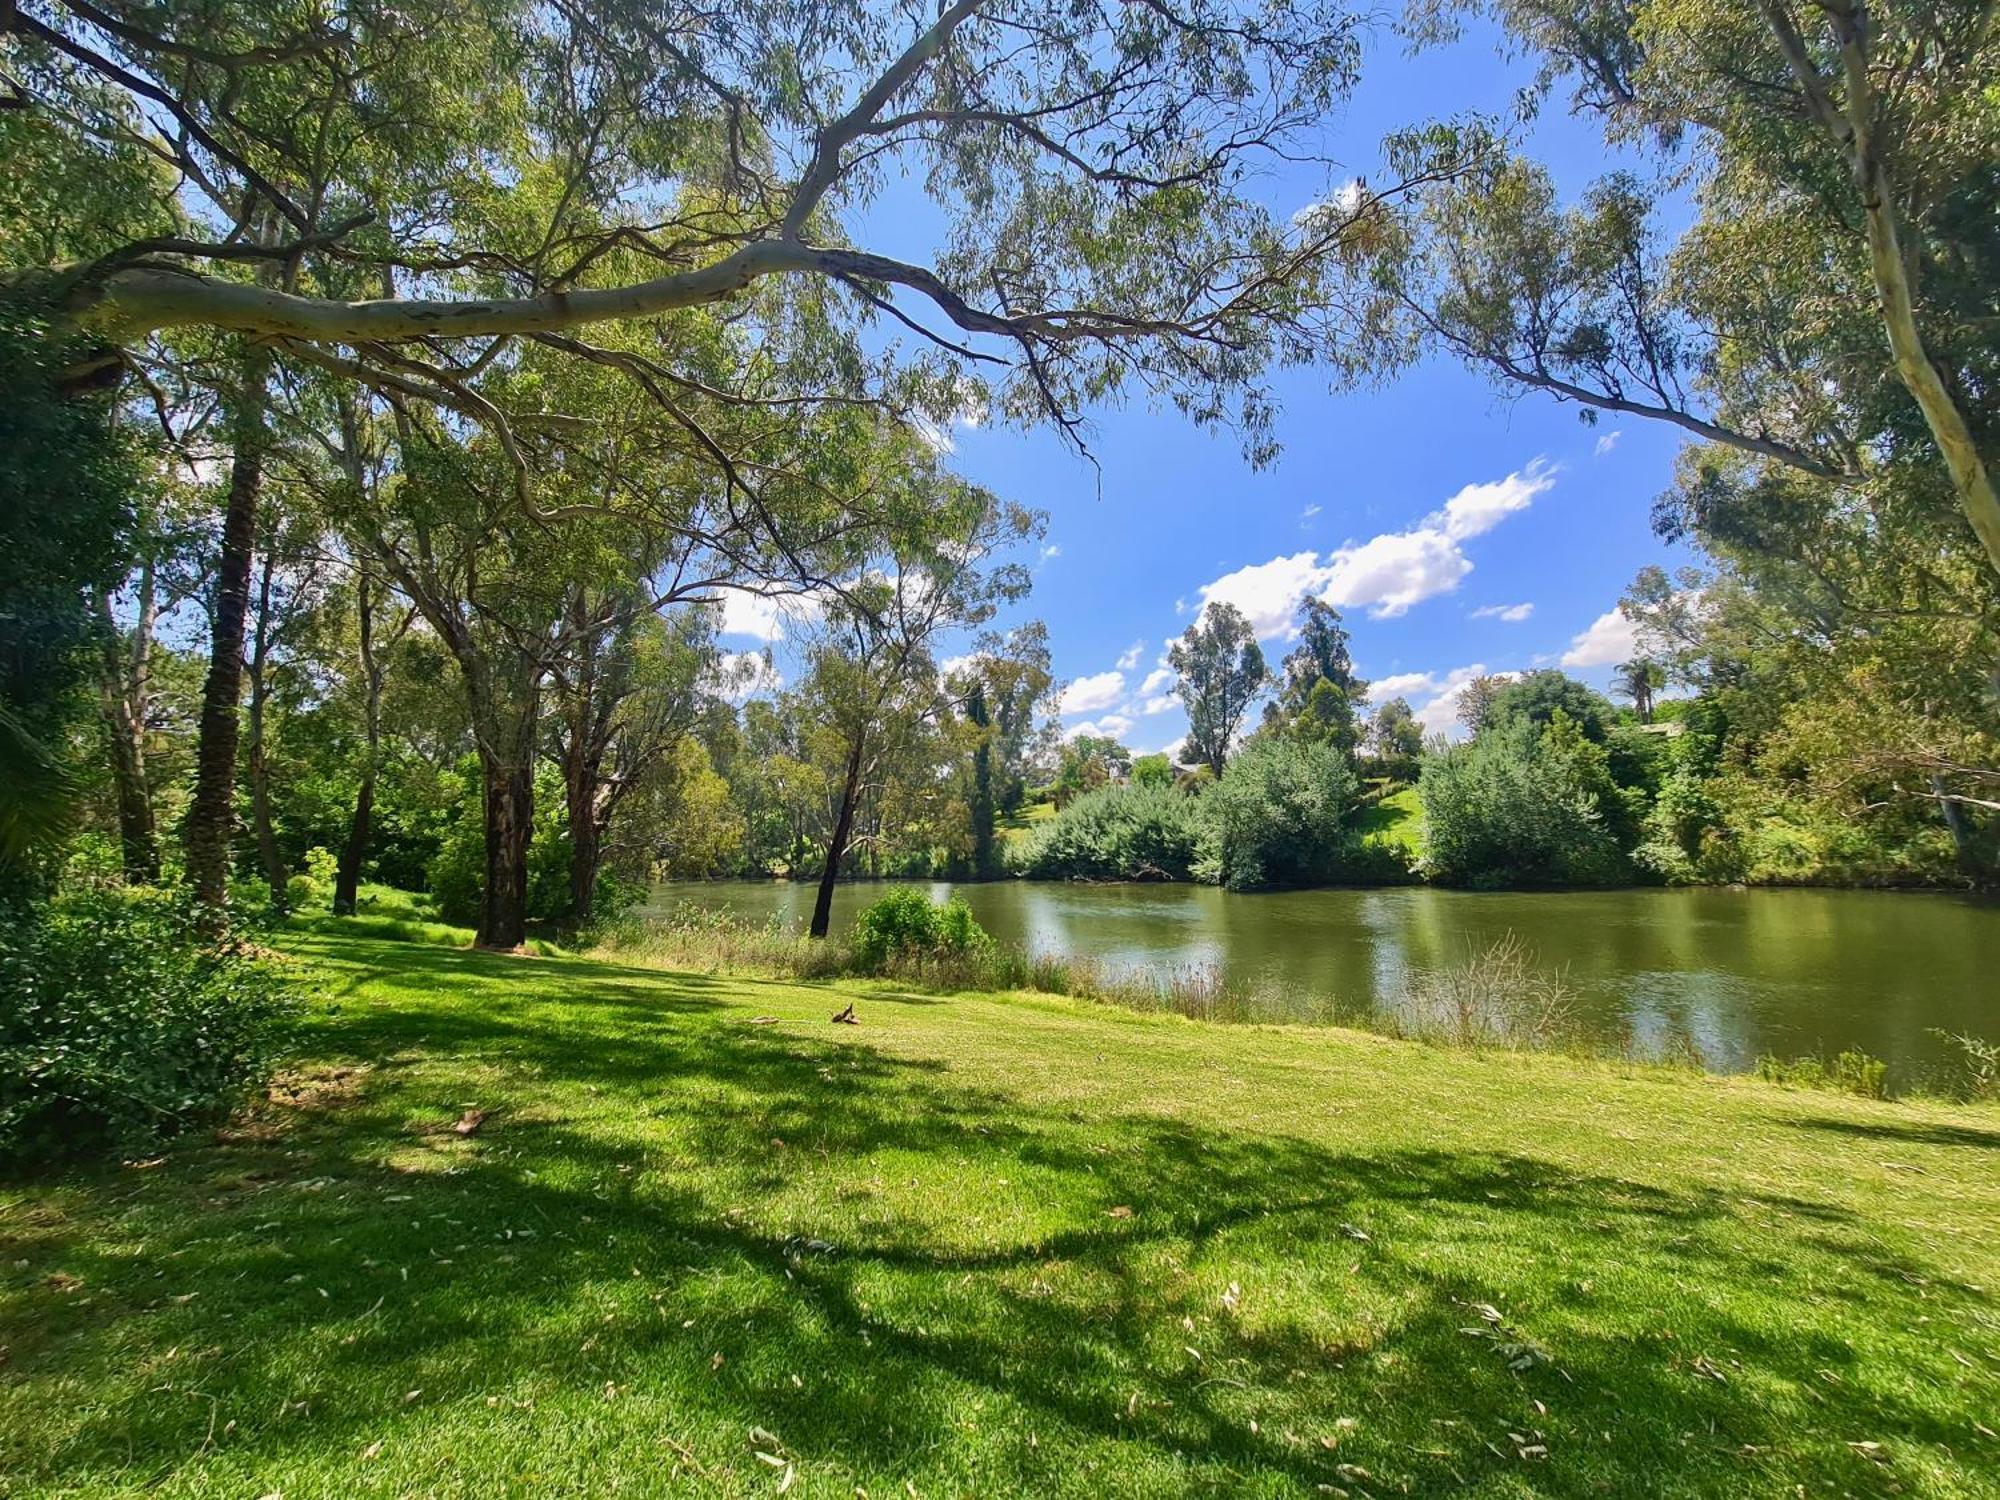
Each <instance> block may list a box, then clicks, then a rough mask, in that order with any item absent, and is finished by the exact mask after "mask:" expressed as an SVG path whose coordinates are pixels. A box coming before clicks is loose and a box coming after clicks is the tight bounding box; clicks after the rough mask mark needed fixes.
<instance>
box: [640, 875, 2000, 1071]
mask: <svg viewBox="0 0 2000 1500" xmlns="http://www.w3.org/2000/svg"><path fill="white" fill-rule="evenodd" d="M881 889H882V887H880V886H876V885H852V886H843V887H841V889H840V891H839V894H838V896H837V898H836V900H835V904H834V923H835V926H836V928H839V927H840V926H842V925H844V924H845V923H846V922H848V921H849V920H851V918H852V916H853V913H854V912H855V910H856V909H857V908H858V907H860V906H862V905H865V904H866V903H867V902H869V901H870V900H872V899H874V897H875V896H876V895H879V894H880V892H881ZM929 889H930V890H931V891H932V892H933V893H934V895H935V897H936V898H937V899H942V898H943V896H944V894H945V893H947V892H948V891H949V890H951V887H950V886H948V885H943V884H938V885H933V886H930V887H929ZM961 890H962V893H963V894H964V896H965V897H966V899H967V901H969V902H970V903H971V906H972V909H973V911H974V912H975V913H976V914H977V915H978V918H979V921H980V923H981V925H983V926H984V927H985V928H986V929H987V931H989V932H991V933H992V934H993V935H994V936H995V937H998V938H1000V939H1002V940H1004V941H1008V942H1013V943H1018V944H1021V945H1023V946H1025V947H1027V948H1029V949H1031V950H1034V951H1039V952H1056V953H1067V954H1075V955H1087V956H1089V957H1093V958H1096V959H1099V960H1101V961H1102V962H1104V963H1105V964H1106V965H1107V966H1112V967H1119V968H1132V969H1143V968H1159V967H1166V966H1173V965H1204V966H1212V967H1213V968H1215V969H1217V970H1219V971H1220V972H1221V974H1222V975H1223V977H1224V978H1225V979H1226V980H1227V981H1228V982H1229V984H1230V985H1231V986H1232V987H1235V988H1239V989H1244V990H1254V991H1256V992H1258V993H1259V994H1260V996H1266V997H1269V996H1296V997H1300V1001H1301V1004H1300V1010H1299V1014H1301V1015H1302V1016H1310V1015H1314V1014H1325V1011H1326V1002H1328V1001H1329V1000H1330V1001H1331V1002H1332V1004H1333V1006H1334V1007H1335V1009H1336V1011H1337V1012H1338V1013H1340V1014H1347V1015H1356V1014H1361V1013H1363V1012H1366V1011H1368V1010H1373V1009H1382V1008H1386V1007H1388V1006H1390V1005H1393V1003H1394V1000H1395V997H1396V995H1397V994H1398V993H1399V991H1400V990H1401V988H1402V984H1403V979H1404V976H1405V974H1406V973H1407V972H1408V971H1409V970H1411V969H1413V968H1415V969H1422V968H1433V967H1440V966H1444V965H1447V964H1452V963H1457V962H1461V961H1463V959H1464V958H1465V957H1466V955H1467V954H1468V953H1469V952H1476V951H1478V950H1480V949H1483V948H1484V947H1485V946H1486V945H1487V944H1489V943H1491V942H1494V941H1496V940H1497V939H1499V938H1501V937H1503V936H1505V935H1506V934H1507V933H1509V932H1512V933H1513V934H1515V935H1516V936H1518V937H1519V938H1521V939H1522V940H1523V941H1524V942H1526V943H1527V944H1528V945H1529V947H1530V948H1531V949H1532V950H1533V951H1534V953H1535V954H1536V956H1537V958H1538V959H1539V960H1540V961H1541V963H1543V964H1544V965H1549V966H1561V967H1563V968H1564V969H1566V971H1567V974H1568V979H1569V983H1570V987H1571V988H1572V989H1573V990H1574V991H1575V992H1576V996H1577V1001H1578V1004H1579V1006H1580V1008H1581V1009H1582V1010H1583V1011H1584V1013H1585V1015H1586V1017H1587V1020H1588V1024H1589V1025H1590V1026H1591V1027H1592V1028H1593V1029H1594V1030H1595V1031H1597V1032H1598V1034H1599V1035H1600V1036H1602V1037H1604V1038H1605V1039H1607V1040H1611V1041H1614V1042H1615V1041H1618V1040H1621V1039H1624V1038H1627V1037H1629V1038H1630V1039H1631V1041H1632V1042H1633V1044H1634V1045H1635V1046H1637V1047H1638V1048H1641V1049H1657V1048H1659V1047H1662V1046H1671V1045H1674V1044H1675V1043H1676V1042H1677V1040H1678V1039H1679V1038H1682V1037H1685V1038H1687V1039H1689V1040H1692V1041H1693V1043H1694V1044H1695V1045H1696V1046H1697V1047H1698V1048H1700V1050H1701V1053H1702V1055H1703V1056H1704V1057H1705V1058H1706V1059H1707V1060H1708V1063H1709V1065H1710V1066H1711V1067H1723V1068H1732V1067H1733V1068H1741V1067H1746V1066H1748V1065H1749V1064H1750V1063H1752V1062H1754V1061H1755V1059H1756V1057H1757V1055H1758V1054H1759V1053H1760V1052H1776V1053H1781V1054H1786V1055H1792V1054H1798V1053H1805V1052H1814V1051H1822V1050H1824V1051H1829V1052H1830V1051H1838V1050H1839V1049H1841V1048H1844V1047H1861V1048H1863V1049H1865V1050H1866V1051H1868V1052H1870V1053H1873V1054H1874V1055H1875V1056H1877V1057H1881V1058H1884V1059H1886V1060H1887V1061H1888V1062H1889V1064H1890V1067H1891V1069H1892V1071H1893V1072H1894V1073H1895V1074H1896V1075H1897V1077H1898V1078H1899V1079H1900V1080H1903V1081H1908V1080H1911V1079H1914V1078H1919V1077H1921V1076H1922V1075H1923V1074H1924V1073H1925V1072H1926V1071H1927V1070H1929V1069H1930V1068H1932V1067H1934V1066H1935V1065H1936V1064H1938V1063H1939V1062H1940V1061H1942V1060H1943V1058H1944V1057H1945V1055H1946V1049H1945V1048H1944V1047H1943V1045H1942V1044H1941V1043H1940V1042H1939V1041H1938V1039H1937V1038H1936V1037H1934V1036H1932V1035H1931V1034H1930V1028H1933V1027H1939V1028H1943V1029H1945V1030H1948V1031H1956V1032H1971V1033H1974V1034H1975V1035H1983V1036H1986V1037H1989V1038H2000V902H1993V901H1983V900H1978V899H1975V898H1965V897H1956V896H1944V895H1933V894H1919V893H1906V892H1885V891H1793V890H1755V891H1730V890H1684V891H1666V890H1641V891H1574V892H1561V893H1555V894H1551V893H1546V892H1544V893H1533V894H1530V893H1492V894H1487V893H1471V892H1461V891H1443V890H1430V889H1423V888H1398V889H1390V890H1333V891H1293V892H1283V893H1276V894H1264V895H1230V894H1228V893H1226V892H1223V891H1219V890H1215V889H1213V888H1211V887H1206V886H1166V885H1129V886H1121V885H1067V884H1053V883H1051V884H1042V883H1029V882H1025V881H1005V882H996V883H993V884H986V885H968V886H964V887H962V888H961ZM812 900H813V889H812V887H811V886H809V885H802V884H801V885H793V884H787V883H779V882H771V883H761V882H759V883H751V882H744V883H716V884H668V885H662V886H659V887H657V888H656V889H655V891H654V893H653V897H652V901H651V903H650V905H651V907H652V908H653V909H655V910H661V911H664V910H670V909H671V908H672V907H673V906H674V905H675V904H677V903H679V902H683V901H685V902H691V903H694V904H697V905H701V906H706V907H727V908H730V909H732V910H734V911H736V912H739V913H741V914H742V915H744V916H746V917H749V918H751V919H753V920H757V921H762V920H764V919H766V918H768V917H772V916H776V917H777V918H778V919H779V920H780V921H782V922H785V923H787V924H789V925H791V926H793V927H795V928H797V929H798V930H803V929H804V926H805V922H806V919H807V918H808V917H809V916H810V915H811V912H812Z"/></svg>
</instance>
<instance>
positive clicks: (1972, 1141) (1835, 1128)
mask: <svg viewBox="0 0 2000 1500" xmlns="http://www.w3.org/2000/svg"><path fill="white" fill-rule="evenodd" d="M1791 1123H1792V1124H1794V1125H1796V1126H1798V1127H1799V1128H1800V1129H1801V1130H1825V1131H1829V1132H1831V1133H1832V1134H1835V1135H1850V1136H1859V1137H1861V1138H1863V1139H1867V1140H1880V1141H1904V1142H1908V1143H1909V1144H1910V1145H1913V1146H1965V1147H1969V1148H1970V1149H1972V1150H1975V1151H1982V1150H1983V1151H2000V1130H1981V1129H1980V1128H1979V1127H1978V1126H1976V1125H1939V1124H1934V1123H1925V1124H1917V1123H1914V1122H1908V1121H1900V1120H1842V1119H1835V1118H1828V1117H1826V1116H1823V1115H1812V1116H1808V1117H1806V1118H1805V1119H1794V1120H1793V1121H1791Z"/></svg>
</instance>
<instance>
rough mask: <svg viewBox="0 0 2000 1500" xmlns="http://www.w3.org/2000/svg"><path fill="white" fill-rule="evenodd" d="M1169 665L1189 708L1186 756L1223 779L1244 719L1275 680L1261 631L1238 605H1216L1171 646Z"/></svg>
mask: <svg viewBox="0 0 2000 1500" xmlns="http://www.w3.org/2000/svg"><path fill="white" fill-rule="evenodd" d="M1167 661H1168V664H1169V665H1170V666H1172V667H1173V669H1174V675H1175V679H1176V680H1175V684H1174V691H1175V692H1177V693H1178V694H1180V698H1181V702H1182V703H1184V704H1185V705H1186V706H1187V716H1188V732H1187V752H1186V753H1187V756H1188V758H1189V759H1190V760H1195V761H1199V762H1201V763H1202V764H1203V765H1205V766H1207V767H1208V768H1209V770H1211V771H1213V772H1214V773H1215V774H1216V775H1217V776H1220V775H1221V774H1222V768H1223V766H1224V764H1225V763H1226V762H1227V761H1228V759H1229V747H1230V745H1231V744H1232V743H1233V742H1234V741H1235V739H1236V731H1237V730H1238V729H1239V728H1240V727H1241V726H1242V723H1243V718H1244V715H1246V714H1247V713H1248V712H1249V711H1250V705H1251V704H1252V703H1253V702H1255V701H1256V699H1257V695H1258V694H1260V693H1261V692H1263V691H1264V685H1265V683H1266V682H1267V681H1269V679H1270V675H1271V673H1270V668H1269V667H1267V666H1266V665H1265V662H1264V649H1263V647H1261V646H1259V645H1258V644H1257V633H1256V631H1254V630H1253V629H1251V627H1250V622H1249V620H1247V619H1246V618H1244V615H1243V612H1242V611H1241V610H1239V609H1237V608H1236V607H1235V606H1234V605H1233V604H1225V603H1221V602H1215V603H1211V604H1210V605H1209V606H1208V607H1207V608H1206V609H1205V610H1203V611H1202V613H1201V618H1199V619H1198V620H1196V621H1195V622H1194V624H1192V625H1190V626H1188V628H1187V631H1186V633H1184V634H1183V635H1182V636H1181V638H1180V639H1179V640H1177V641H1175V642H1173V643H1172V644H1171V645H1169V646H1168V647H1167Z"/></svg>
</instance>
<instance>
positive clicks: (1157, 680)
mask: <svg viewBox="0 0 2000 1500" xmlns="http://www.w3.org/2000/svg"><path fill="white" fill-rule="evenodd" d="M1173 682H1174V669H1173V668H1172V667H1169V666H1164V665H1163V666H1158V667H1155V668H1153V670H1152V671H1150V672H1148V673H1147V674H1146V680H1145V681H1144V682H1142V683H1140V684H1139V691H1140V692H1142V693H1144V694H1146V695H1147V696H1148V697H1151V696H1152V695H1153V694H1155V693H1164V692H1165V691H1166V690H1167V689H1168V688H1170V687H1172V686H1173Z"/></svg>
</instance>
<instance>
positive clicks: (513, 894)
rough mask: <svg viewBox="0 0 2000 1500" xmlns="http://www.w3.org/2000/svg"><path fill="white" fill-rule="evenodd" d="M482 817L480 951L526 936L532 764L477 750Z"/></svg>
mask: <svg viewBox="0 0 2000 1500" xmlns="http://www.w3.org/2000/svg"><path fill="white" fill-rule="evenodd" d="M479 758H480V768H481V772H482V781H483V784H484V802H485V814H486V892H485V899H484V901H483V902H482V903H481V906H480V913H479V934H478V937H477V938H476V941H477V943H478V944H479V946H480V947H482V948H503V949H511V948H518V947H520V946H521V944H522V943H524V942H526V941H527V937H528V846H529V842H530V841H531V840H532V839H533V837H534V832H535V775H534V767H533V764H532V762H530V763H528V764H524V765H513V764H508V763H507V762H505V761H504V760H501V759H499V758H496V757H494V756H493V755H492V754H491V753H490V752H488V751H487V750H486V749H484V748H482V749H481V751H480V757H479Z"/></svg>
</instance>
